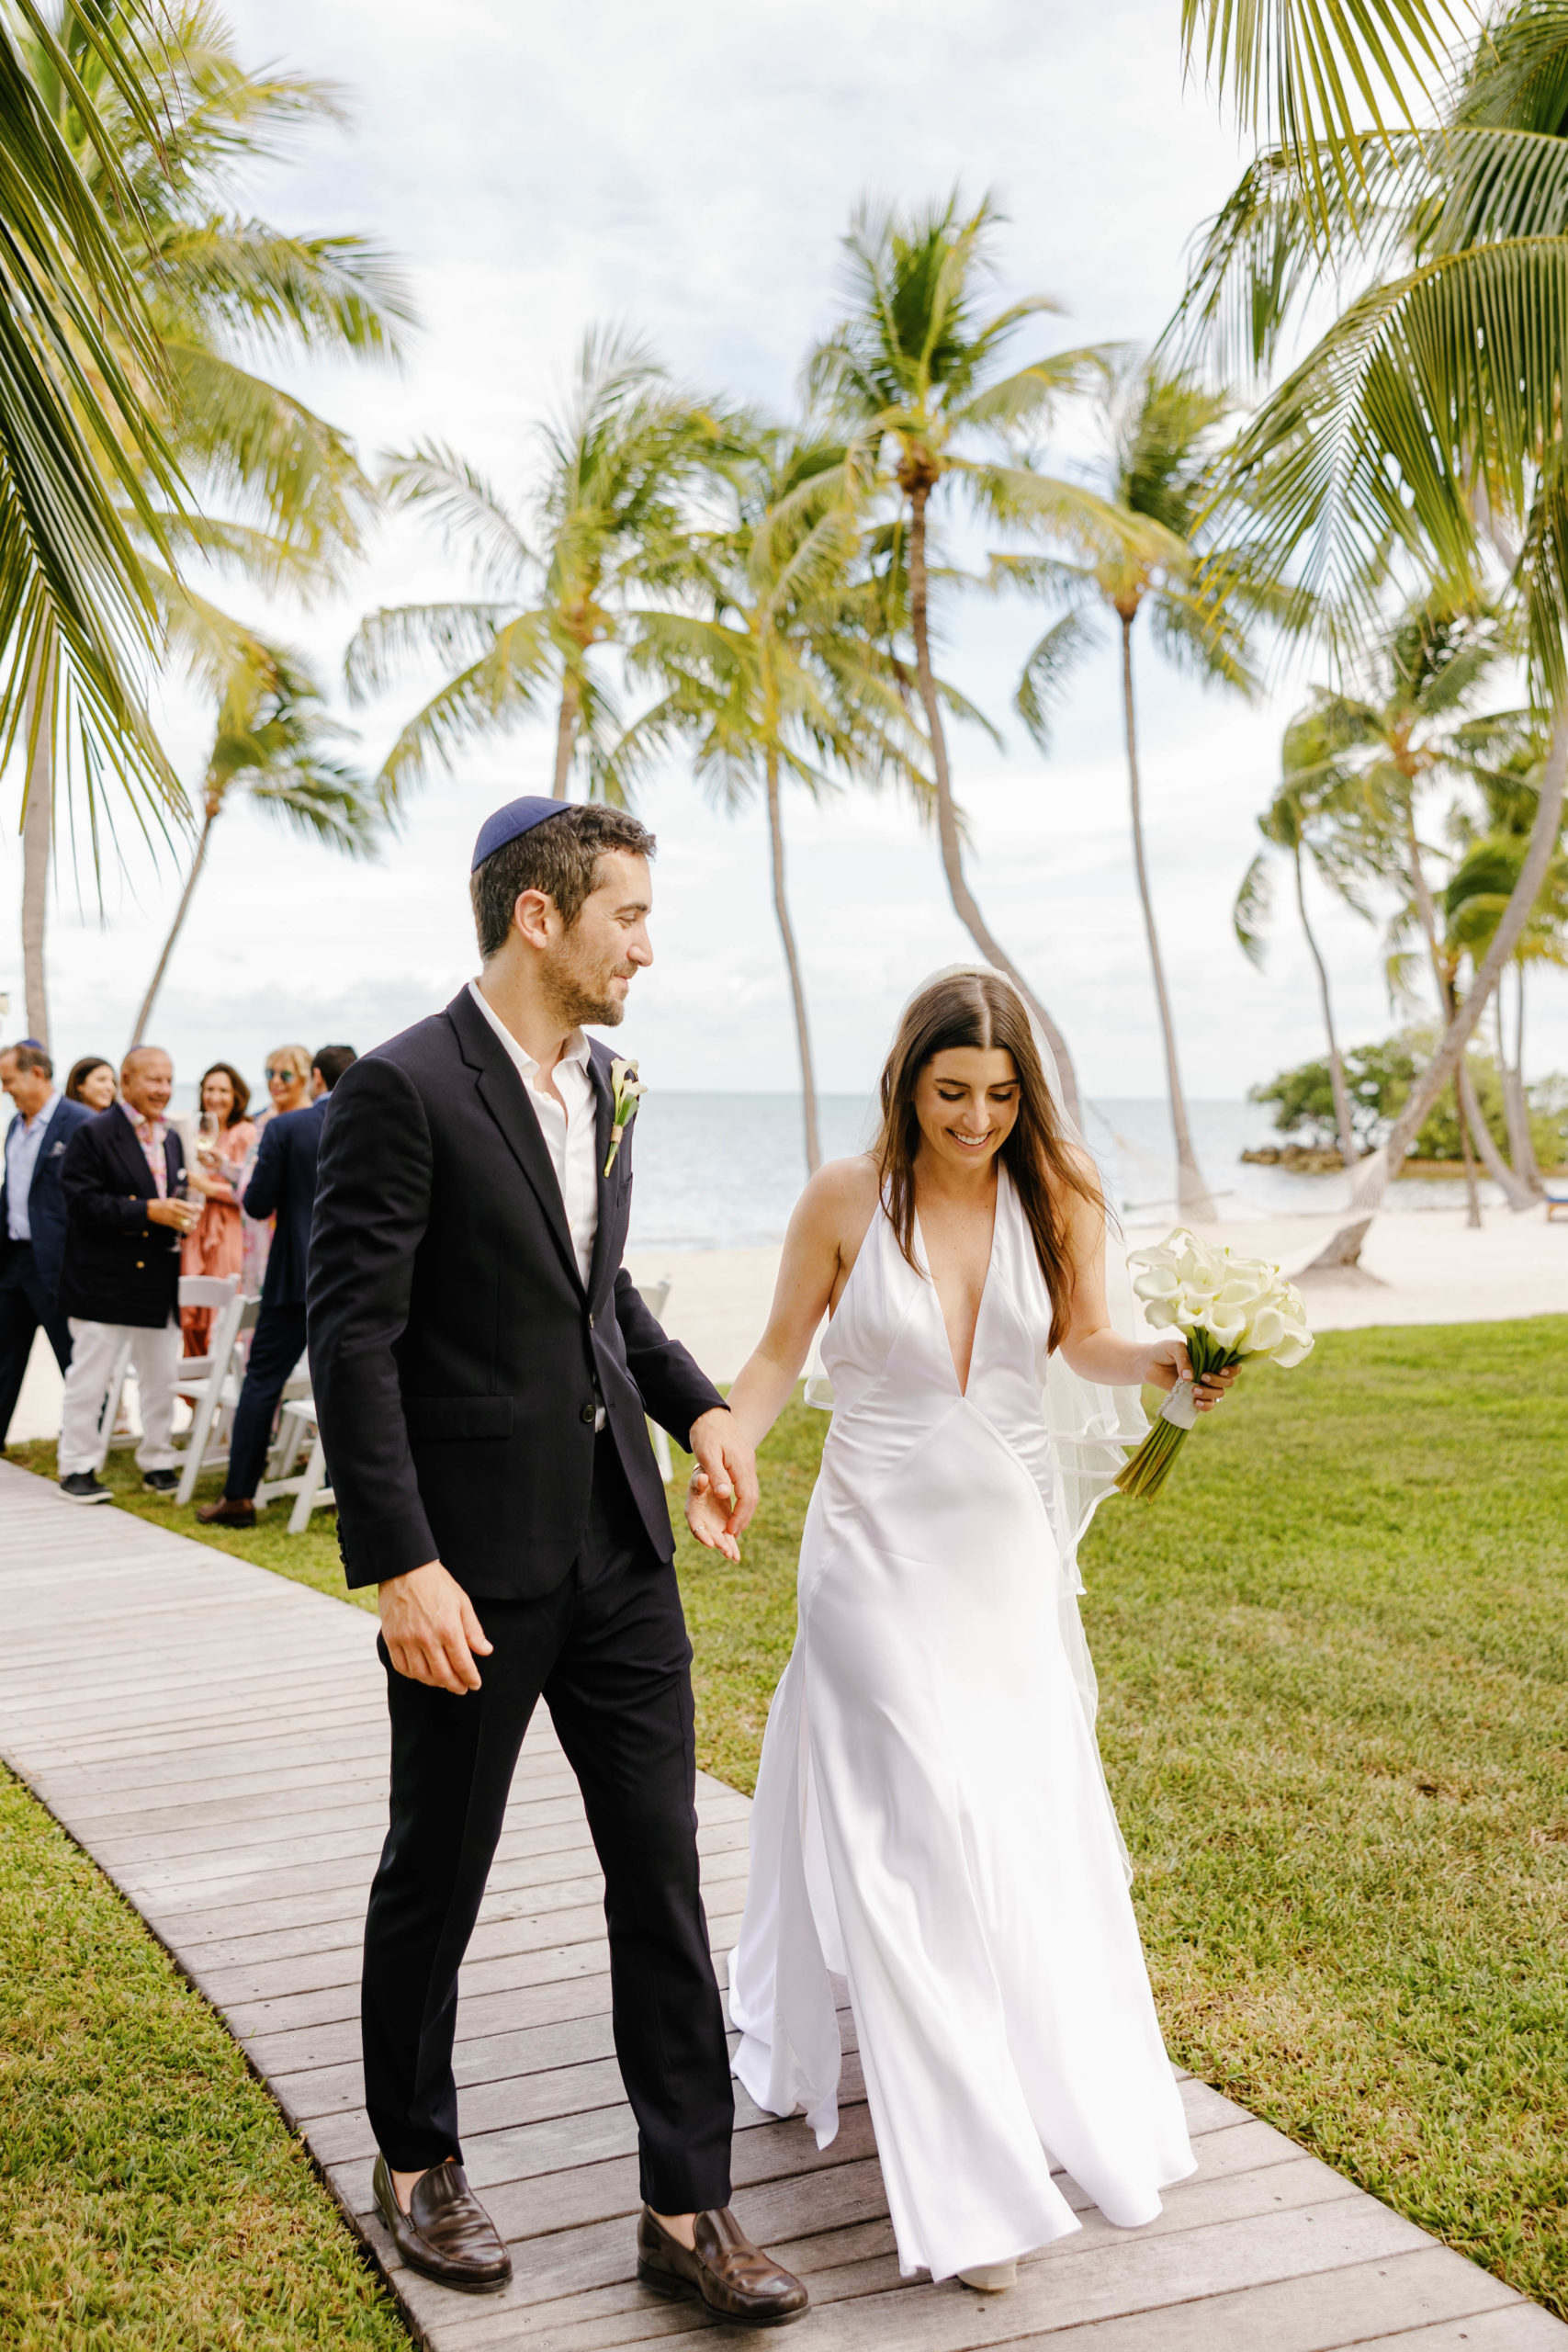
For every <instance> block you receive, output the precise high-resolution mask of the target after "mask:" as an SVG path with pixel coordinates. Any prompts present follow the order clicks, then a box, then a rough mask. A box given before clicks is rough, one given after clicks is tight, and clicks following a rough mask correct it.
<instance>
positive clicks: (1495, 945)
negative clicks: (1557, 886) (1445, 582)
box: [1353, 702, 1568, 1209]
mask: <svg viewBox="0 0 1568 2352" xmlns="http://www.w3.org/2000/svg"><path fill="white" fill-rule="evenodd" d="M1565 783H1568V702H1565V703H1562V704H1560V705H1559V706H1558V707H1557V708H1556V709H1555V710H1554V711H1553V713H1552V717H1551V750H1550V752H1548V753H1547V758H1546V765H1545V767H1544V768H1543V770H1542V771H1541V778H1540V797H1539V798H1538V800H1537V802H1536V812H1535V822H1534V824H1533V825H1532V826H1531V827H1530V836H1529V846H1528V848H1527V849H1526V851H1525V860H1524V864H1523V865H1521V867H1520V868H1519V876H1518V879H1517V882H1516V883H1515V884H1514V887H1513V889H1512V891H1511V892H1510V894H1509V898H1508V903H1507V905H1506V907H1505V908H1504V910H1503V914H1502V919H1501V921H1500V922H1498V925H1497V928H1496V930H1495V932H1494V933H1493V934H1492V944H1491V946H1490V947H1489V948H1488V949H1487V950H1486V953H1485V955H1484V956H1483V958H1482V960H1481V967H1480V969H1479V971H1478V972H1477V973H1476V975H1475V980H1474V984H1473V986H1472V989H1471V991H1470V995H1469V997H1468V998H1467V999H1466V1001H1465V1002H1464V1003H1463V1005H1461V1008H1460V1011H1459V1012H1458V1013H1457V1015H1456V1016H1455V1018H1454V1019H1453V1020H1452V1021H1451V1022H1450V1024H1449V1031H1448V1035H1447V1036H1446V1037H1445V1038H1444V1039H1443V1041H1442V1044H1441V1045H1440V1046H1438V1050H1437V1052H1436V1053H1435V1054H1434V1055H1433V1057H1432V1058H1431V1060H1430V1061H1429V1062H1428V1063H1427V1067H1426V1069H1424V1070H1423V1071H1422V1073H1421V1075H1420V1077H1419V1078H1418V1079H1417V1080H1416V1083H1415V1085H1414V1086H1413V1087H1412V1088H1411V1090H1410V1092H1409V1095H1408V1096H1407V1098H1406V1100H1405V1104H1404V1110H1403V1111H1401V1113H1400V1114H1399V1116H1398V1118H1397V1119H1396V1120H1395V1121H1394V1123H1393V1131H1392V1133H1391V1134H1390V1135H1389V1136H1388V1138H1387V1140H1386V1142H1385V1143H1383V1144H1382V1146H1381V1148H1379V1150H1377V1151H1375V1152H1374V1153H1373V1154H1372V1155H1371V1159H1370V1160H1369V1161H1367V1162H1366V1163H1365V1164H1364V1166H1363V1169H1362V1172H1361V1179H1360V1182H1359V1184H1358V1186H1357V1193H1358V1194H1359V1198H1357V1199H1355V1200H1354V1202H1353V1205H1355V1206H1356V1207H1358V1208H1362V1209H1365V1208H1367V1207H1369V1206H1373V1205H1375V1204H1376V1201H1377V1199H1378V1198H1380V1197H1381V1194H1382V1186H1383V1184H1384V1183H1385V1182H1386V1181H1387V1177H1388V1172H1389V1170H1391V1169H1393V1170H1397V1169H1398V1168H1399V1167H1400V1166H1401V1165H1402V1163H1403V1161H1404V1155H1405V1153H1406V1151H1407V1150H1408V1149H1409V1148H1410V1140H1411V1137H1412V1136H1414V1135H1415V1133H1416V1129H1417V1128H1418V1127H1419V1125H1421V1122H1422V1120H1423V1119H1424V1118H1425V1117H1426V1115H1427V1112H1428V1111H1429V1110H1430V1109H1431V1107H1432V1104H1433V1103H1435V1102H1436V1101H1437V1099H1438V1095H1439V1094H1440V1093H1441V1092H1442V1091H1443V1088H1444V1087H1445V1086H1446V1085H1447V1084H1448V1082H1449V1080H1450V1077H1451V1076H1452V1074H1453V1072H1454V1070H1455V1069H1456V1068H1457V1066H1458V1063H1459V1058H1460V1056H1461V1054H1462V1053H1463V1051H1464V1049H1465V1047H1466V1046H1468V1045H1469V1043H1470V1041H1471V1039H1472V1036H1473V1035H1475V1031H1476V1027H1477V1025H1478V1023H1479V1022H1480V1020H1481V1016H1482V1014H1483V1012H1485V1010H1486V1006H1487V1001H1488V1000H1489V999H1490V997H1491V994H1492V991H1493V989H1495V987H1496V986H1497V984H1498V982H1499V980H1500V979H1501V978H1502V975H1503V969H1504V967H1505V966H1506V964H1507V962H1508V961H1509V958H1510V957H1511V956H1512V955H1513V953H1514V950H1515V949H1516V948H1517V945H1518V944H1519V941H1520V939H1521V938H1522V937H1523V936H1524V929H1525V925H1526V924H1527V923H1528V922H1529V919H1530V910H1531V909H1532V908H1533V906H1534V905H1535V902H1536V900H1537V899H1538V898H1539V897H1540V892H1541V888H1542V885H1543V884H1544V882H1545V880H1546V876H1547V872H1548V870H1549V868H1550V866H1551V860H1552V858H1553V856H1554V855H1555V854H1556V850H1557V836H1558V831H1559V829H1560V828H1561V826H1562V796H1563V786H1564V784H1565Z"/></svg>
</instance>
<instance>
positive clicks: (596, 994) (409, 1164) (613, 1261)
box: [308, 797, 807, 2326]
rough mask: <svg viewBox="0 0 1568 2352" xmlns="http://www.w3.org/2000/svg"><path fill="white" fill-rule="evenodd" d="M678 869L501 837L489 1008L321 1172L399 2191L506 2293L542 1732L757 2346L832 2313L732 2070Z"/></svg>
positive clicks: (343, 1106) (669, 2278)
mask: <svg viewBox="0 0 1568 2352" xmlns="http://www.w3.org/2000/svg"><path fill="white" fill-rule="evenodd" d="M653 851H654V842H653V837H652V835H651V834H650V833H649V832H648V831H646V829H645V828H644V827H643V826H642V825H640V824H639V823H638V822H637V820H636V819H635V818H633V817H629V816H627V815H626V814H624V813H623V812H621V811H619V810H616V809H603V808H593V807H584V806H581V805H578V804H573V803H566V802H561V801H556V800H546V799H540V798H536V797H525V798H523V799H519V800H514V801H513V802H511V803H510V804H509V805H508V806H507V807H506V808H504V809H498V810H497V811H496V813H495V814H494V816H492V817H491V818H490V819H488V820H487V821H486V823H485V824H484V825H483V826H482V827H481V829H480V831H479V841H478V842H477V844H476V847H475V851H474V859H473V870H472V876H471V882H470V894H471V898H472V902H473V910H474V918H475V922H476V925H477V928H478V931H479V954H480V958H481V965H482V968H481V970H480V974H479V978H478V979H477V980H476V981H474V982H472V983H471V984H470V985H469V986H468V988H466V989H462V990H461V991H460V992H459V994H458V995H457V997H456V998H454V1000H453V1001H452V1002H451V1003H450V1004H449V1005H448V1006H447V1007H446V1011H445V1012H441V1013H436V1014H434V1015H433V1016H432V1017H431V1018H430V1019H429V1020H427V1021H423V1022H421V1023H418V1024H417V1026H416V1027H414V1028H412V1029H410V1030H407V1031H405V1033H404V1034H403V1035H401V1036H400V1037H395V1038H393V1039H392V1041H391V1042H390V1043H389V1045H385V1046H378V1048H377V1049H376V1050H375V1051H374V1052H372V1053H369V1054H367V1055H366V1056H364V1057H363V1058H362V1059H361V1060H359V1061H358V1062H356V1063H355V1065H354V1067H353V1069H350V1070H348V1071H347V1072H345V1074H344V1077H343V1079H342V1080H340V1081H339V1084H338V1086H337V1089H336V1091H335V1092H334V1093H333V1101H332V1109H331V1112H330V1114H329V1115H328V1118H327V1122H326V1126H325V1130H324V1133H323V1136H322V1141H321V1161H320V1173H319V1179H318V1187H317V1193H316V1211H315V1223H314V1227H313V1231H312V1236H311V1243H310V1281H309V1293H308V1306H309V1327H310V1370H311V1382H312V1387H313V1390H314V1395H315V1401H316V1406H317V1409H318V1412H319V1414H320V1417H321V1436H322V1440H323V1442H324V1447H325V1452H326V1455H327V1459H328V1461H329V1462H330V1464H331V1465H332V1480H333V1490H334V1493H335V1495H336V1498H337V1510H338V1532H339V1540H340V1543H341V1545H342V1550H343V1556H344V1571H345V1574H346V1576H347V1579H348V1582H349V1584H350V1585H351V1586H365V1585H375V1586H376V1587H377V1588H378V1604H379V1609H380V1616H381V1641H380V1652H381V1657H382V1660H383V1663H384V1665H385V1667H386V1669H387V1691H388V1704H389V1713H390V1716H391V1731H392V1756H391V1789H390V1819H389V1830H388V1835H387V1841H386V1845H385V1847H384V1849H383V1850H382V1855H381V1861H380V1866H379V1868H378V1871H377V1874H376V1880H375V1883H374V1885H373V1887H372V1889H371V1894H370V1905H369V1912H368V1916H367V1920H366V1930H365V1970H364V1980H363V1989H362V1999H361V2019H362V2029H363V2037H364V2051H365V2083H366V2102H367V2109H368V2112H369V2118H370V2123H371V2127H372V2130H373V2131H374V2133H375V2137H376V2142H377V2145H378V2148H379V2150H380V2154H379V2156H378V2160H377V2164H376V2168H375V2177H374V2194H375V2200H376V2204H377V2206H378V2210H379V2211H380V2214H381V2217H382V2219H383V2221H384V2222H385V2223H386V2226H387V2228H388V2230H389V2233H390V2235H391V2237H392V2239H393V2241H394V2242H395V2244H396V2245H397V2248H398V2251H399V2253H400V2256H402V2259H403V2260H404V2261H405V2262H406V2263H408V2264H410V2265H411V2266H412V2267H414V2268H416V2269H418V2270H420V2271H422V2272H423V2273H424V2274H425V2275H426V2276H427V2277H430V2278H436V2279H439V2280H441V2281H442V2282H443V2283H444V2284H445V2285H447V2286H450V2287H457V2288H461V2289H466V2290H469V2291H480V2292H483V2291H487V2290H501V2289H503V2288H504V2287H505V2286H506V2284H507V2282H508V2280H509V2279H510V2278H511V2276H512V2260H511V2256H510V2255H509V2254H508V2252H507V2247H506V2239H507V2237H509V2236H510V2237H524V2236H527V2235H531V2234H534V2228H533V2224H532V2222H531V2220H530V2212H529V2199H528V2194H527V2191H526V2188H519V2189H515V2190H513V2191H511V2192H507V2191H504V2190H503V2191H502V2192H501V2194H502V2197H504V2198H505V2199H506V2210H505V2211H504V2212H502V2214H501V2221H502V2226H501V2227H499V2228H498V2227H497V2226H496V2223H495V2222H494V2221H492V2219H491V2216H490V2215H489V2214H488V2213H487V2212H486V2211H484V2209H483V2208H482V2207H481V2206H480V2205H479V2201H478V2199H476V2198H475V2197H474V2195H473V2193H472V2191H471V2190H470V2189H469V2188H468V2181H467V2177H466V2176H465V2173H464V2170H463V2162H462V2148H461V2144H460V2142H459V2139H458V2134H457V2089H456V2086H455V2084H454V2080H453V2073H452V2047H453V2036H454V2030H455V2026H456V2019H457V1974H458V1970H459V1968H460V1966H461V1963H462V1960H463V1955H464V1952H465V1951H466V1949H467V1946H468V1938H469V1935H470V1934H471V1932H472V1929H473V1926H474V1921H475V1919H476V1917H477V1916H478V1913H479V1904H480V1901H481V1899H482V1897H483V1894H484V1890H485V1882H486V1878H487V1875H488V1872H489V1869H490V1864H491V1857H492V1855H493V1853H494V1851H495V1847H496V1843H497V1840H498V1838H500V1835H501V1832H502V1824H503V1820H504V1816H505V1811H506V1802H507V1795H508V1792H509V1790H510V1787H511V1783H512V1776H513V1768H514V1766H515V1764H516V1761H517V1756H518V1752H519V1750H520V1748H521V1747H522V1744H523V1736H524V1734H525V1731H526V1729H527V1726H528V1719H529V1716H530V1715H531V1713H532V1712H533V1709H534V1707H535V1705H536V1702H537V1701H538V1700H539V1699H540V1698H541V1697H543V1698H544V1700H545V1701H546V1702H547V1705H548V1707H549V1710H550V1714H551V1718H552V1720H553V1722H554V1724H555V1728H556V1732H557V1734H558V1737H559V1739H560V1743H561V1747H562V1748H563V1749H564V1751H565V1753H566V1756H567V1758H568V1760H569V1761H570V1765H571V1767H572V1770H573V1771H574V1772H575V1773H576V1775H577V1779H578V1781H579V1784H580V1786H581V1791H582V1796H583V1802H584V1805H585V1807H586V1810H587V1815H588V1821H589V1826H590V1828H591V1830H592V1837H593V1842H594V1846H595V1848H596V1849H597V1852H598V1856H599V1860H600V1862H601V1864H602V1866H603V1868H604V1880H605V1895H604V1909H605V1917H606V1920H607V1924H608V1929H609V1940H610V1999H611V2007H612V2012H613V2019H614V2030H615V2054H616V2057H617V2059H618V2060H619V2063H620V2068H621V2074H622V2077H623V2080H624V2082H625V2085H626V2095H627V2098H628V2099H629V2100H630V2103H631V2106H632V2109H633V2111H634V2113H635V2115H636V2118H637V2135H638V2148H639V2158H640V2174H641V2191H642V2197H643V2200H644V2203H643V2211H642V2216H641V2219H640V2222H638V2225H637V2275H638V2276H639V2278H642V2279H643V2280H644V2281H645V2282H646V2283H647V2284H648V2285H649V2286H651V2287H654V2288H656V2289H658V2290H660V2292H662V2293H665V2294H671V2295H690V2296H694V2297H698V2298H700V2299H701V2300H702V2301H704V2302H705V2304H706V2305H707V2306H708V2308H709V2309H710V2310H711V2311H712V2312H715V2314H716V2315H717V2316H720V2317H722V2318H723V2319H725V2320H727V2321H728V2323H729V2324H731V2325H735V2324H740V2325H749V2326H761V2325H769V2324H775V2323H777V2322H778V2321H780V2320H785V2319H791V2318H793V2317H795V2315H796V2313H798V2312H801V2311H803V2310H804V2309H805V2307H806V2302H807V2296H806V2290H805V2289H804V2288H803V2287H802V2286H801V2285H800V2283H799V2281H798V2280H796V2279H795V2278H791V2276H790V2275H789V2273H788V2272H787V2271H785V2270H783V2269H782V2268H781V2267H779V2265H778V2264H776V2263H775V2262H773V2261H772V2260H771V2259H770V2257H769V2256H767V2255H765V2254H764V2253H762V2252H761V2250H760V2249H759V2248H758V2247H756V2246H754V2245H751V2244H750V2241H749V2240H748V2239H747V2237H746V2236H745V2234H744V2233H743V2232H742V2231H741V2229H740V2227H739V2223H738V2222H737V2221H736V2219H735V2217H734V2215H733V2214H732V2213H731V2212H730V2211H729V2143H730V2134H731V2131H732V2128H733V2121H734V2108H733V2095H732V2092H731V2088H730V2080H729V2059H728V2045H727V2042H726V2039H725V2024H724V2014H723V2009H722V2006H721V2003H720V2000H719V1996H718V1988H717V1985H716V1980H715V1977H714V1973H713V1967H712V1962H711V1961H710V1958H709V1953H708V1939H707V1927H706V1922H705V1917H704V1915H703V1905H702V1897H701V1893H700V1889H699V1885H698V1871H697V1850H696V1823H695V1814H694V1775H695V1758H694V1736H693V1708H692V1690H691V1673H690V1668H691V1655H692V1654H691V1646H690V1644H689V1643H688V1641H687V1639H686V1630H685V1623H684V1620H683V1618H682V1611H681V1600H680V1594H679V1591H678V1589H677V1587H676V1582H675V1573H674V1568H673V1565H672V1562H673V1554H674V1545H673V1540H672V1538H671V1530H670V1516H669V1511H668V1510H667V1508H666V1504H665V1499H664V1488H663V1484H662V1481H661V1479H660V1476H659V1472H658V1469H657V1467H656V1466H655V1464H654V1459H653V1450H652V1447H651V1445H650V1444H649V1436H648V1425H647V1419H646V1417H647V1416H648V1415H649V1414H651V1416H652V1417H653V1419H655V1420H656V1421H658V1422H659V1423H660V1425H661V1426H662V1427H663V1428H665V1429H666V1430H669V1431H670V1433H671V1436H672V1437H674V1438H676V1439H677V1440H678V1441H679V1442H681V1443H682V1445H687V1446H689V1447H690V1449H691V1451H692V1452H693V1453H694V1454H695V1456H696V1458H697V1464H698V1466H699V1468H700V1469H701V1470H703V1471H704V1472H705V1474H706V1476H707V1478H708V1479H709V1481H710V1482H711V1484H712V1485H713V1487H715V1488H716V1491H717V1492H719V1493H720V1494H726V1493H728V1495H729V1496H730V1497H731V1498H732V1502H733V1509H732V1511H731V1514H730V1518H729V1521H728V1528H727V1530H726V1532H725V1536H724V1543H725V1545H726V1548H732V1546H733V1542H734V1538H735V1537H736V1536H737V1535H738V1534H739V1532H740V1530H741V1529H742V1528H743V1527H744V1526H745V1525H746V1523H747V1521H749V1520H750V1516H751V1513H752V1511H753V1510H754V1509H755V1507H756V1496H757V1484H756V1471H755V1465H754V1464H753V1462H752V1458H751V1455H750V1450H749V1449H748V1448H747V1447H746V1445H745V1444H744V1443H742V1442H740V1440H739V1433H738V1432H737V1431H736V1430H735V1428H734V1426H733V1424H732V1422H731V1419H730V1416H729V1413H728V1408H727V1407H726V1406H725V1403H724V1400H723V1398H722V1397H720V1396H719V1395H718V1393H717V1391H716V1389H715V1388H714V1386H713V1385H712V1384H711V1382H709V1381H708V1380H707V1379H706V1378H705V1376H704V1374H702V1372H701V1371H700V1370H699V1369H698V1367H697V1365H696V1364H695V1363H694V1362H693V1360H692V1358H691V1357H690V1356H689V1355H688V1354H687V1352H686V1351H685V1349H684V1348H682V1347H681V1346H679V1345H678V1344H677V1343H676V1342H675V1341H674V1340H670V1339H668V1338H666V1336H665V1334H664V1333H663V1331H661V1330H660V1327H659V1325H658V1323H657V1322H656V1321H655V1320H654V1318H653V1317H652V1316H651V1315H650V1314H649V1311H648V1309H647V1307H646V1306H644V1305H643V1303H642V1301H641V1299H640V1298H639V1297H638V1295H637V1291H636V1289H635V1288H634V1287H633V1284H632V1282H631V1279H630V1276H629V1275H628V1274H627V1273H626V1272H625V1270H624V1268H623V1267H622V1265H621V1255H622V1251H623V1250H624V1248H625V1244H626V1226H627V1221H628V1216H629V1212H630V1197H631V1185H632V1142H633V1133H634V1130H633V1125H632V1114H633V1113H634V1112H635V1107H636V1093H637V1089H636V1086H635V1080H633V1081H631V1082H628V1072H627V1069H626V1065H624V1064H620V1065H617V1064H614V1063H613V1059H612V1057H611V1055H610V1053H609V1051H608V1049H607V1048H606V1047H605V1046H604V1045H603V1044H601V1043H600V1042H599V1041H598V1040H597V1039H590V1038H589V1037H588V1036H587V1035H585V1030H584V1024H585V1023H595V1024H599V1025H602V1026H605V1027H614V1026H615V1025H616V1024H617V1023H619V1022H620V1021H621V1019H622V1017H623V1015H624V1013H625V1010H626V992H627V989H628V988H629V987H630V984H631V981H632V980H633V978H635V976H636V974H637V971H638V970H639V969H640V968H641V967H643V966H644V965H646V964H649V963H650V962H651V961H652V949H651V947H650V946H649V936H648V916H649V905H650V898H651V881H650V875H649V860H650V859H651V857H652V855H653Z"/></svg>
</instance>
